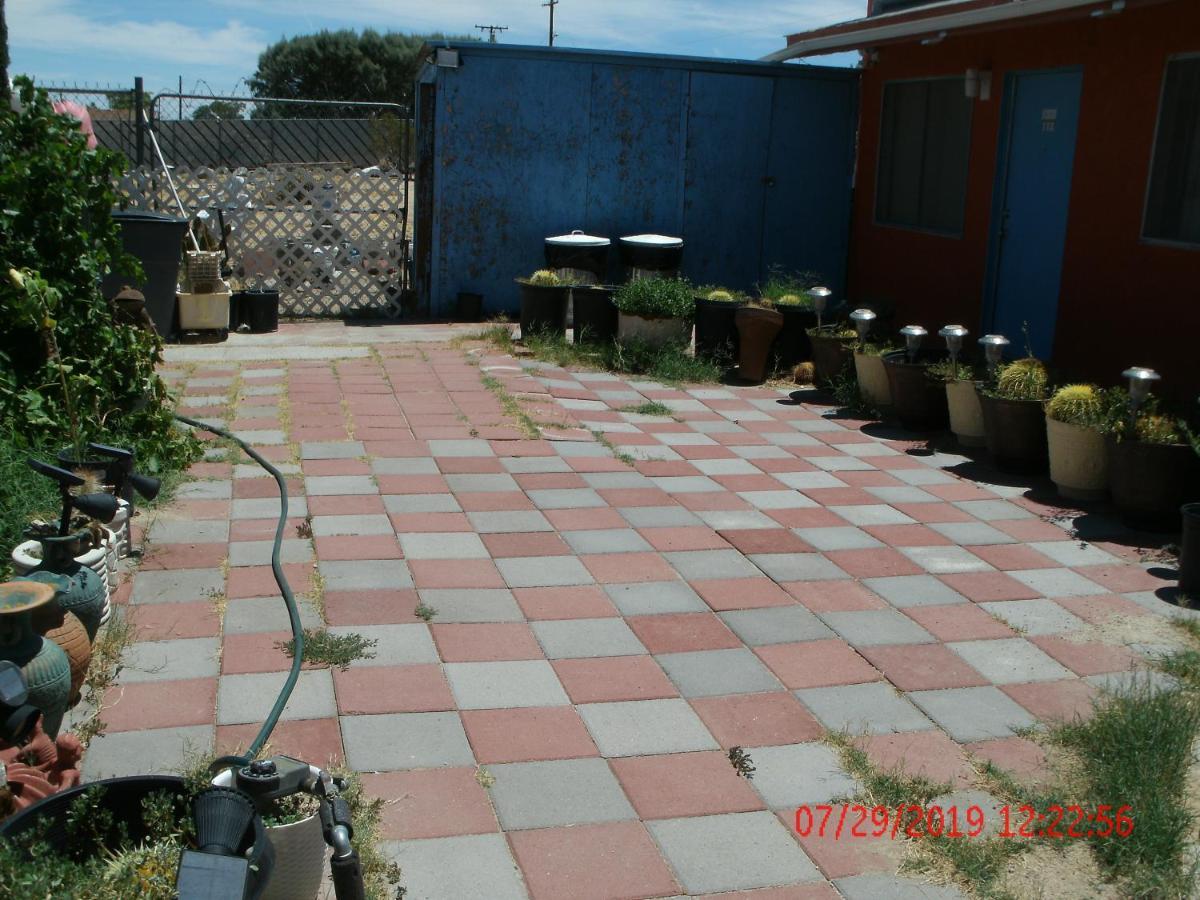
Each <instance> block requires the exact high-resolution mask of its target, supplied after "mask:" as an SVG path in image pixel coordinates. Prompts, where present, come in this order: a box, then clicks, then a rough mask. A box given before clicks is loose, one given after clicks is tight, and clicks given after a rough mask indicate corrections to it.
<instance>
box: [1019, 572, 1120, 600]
mask: <svg viewBox="0 0 1200 900" xmlns="http://www.w3.org/2000/svg"><path fill="white" fill-rule="evenodd" d="M1008 574H1009V575H1011V576H1012V577H1013V578H1015V579H1017V581H1019V582H1021V583H1022V584H1024V585H1027V586H1028V587H1031V588H1033V589H1034V590H1035V591H1037V592H1038V593H1039V594H1041V595H1042V596H1043V597H1087V596H1090V595H1092V594H1105V593H1108V591H1107V590H1105V588H1103V587H1102V586H1101V585H1099V584H1097V583H1096V582H1094V581H1089V580H1088V579H1086V578H1084V577H1083V576H1082V575H1080V574H1079V573H1077V572H1072V571H1071V570H1070V569H1025V570H1023V571H1017V572H1009V573H1008Z"/></svg>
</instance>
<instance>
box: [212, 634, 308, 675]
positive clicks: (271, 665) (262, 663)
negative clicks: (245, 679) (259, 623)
mask: <svg viewBox="0 0 1200 900" xmlns="http://www.w3.org/2000/svg"><path fill="white" fill-rule="evenodd" d="M291 637H292V633H291V632H290V631H264V632H259V633H257V634H227V635H225V644H224V647H223V648H222V650H221V674H222V675H244V674H247V673H250V672H286V671H287V670H288V669H290V668H291V667H292V658H291V657H290V656H288V655H287V654H286V653H284V652H283V650H282V649H280V647H279V646H278V645H279V644H280V643H282V642H284V641H288V640H291ZM305 665H306V667H307V663H306V664H305Z"/></svg>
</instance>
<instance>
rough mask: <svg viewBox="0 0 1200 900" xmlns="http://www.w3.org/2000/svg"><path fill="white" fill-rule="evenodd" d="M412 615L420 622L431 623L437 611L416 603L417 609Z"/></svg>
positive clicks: (423, 603)
mask: <svg viewBox="0 0 1200 900" xmlns="http://www.w3.org/2000/svg"><path fill="white" fill-rule="evenodd" d="M413 615H414V616H416V617H417V618H418V619H420V620H421V621H422V622H432V621H433V617H434V616H436V615H437V610H436V609H434V608H433V607H432V606H429V605H428V604H427V603H425V602H424V601H422V602H420V603H418V604H417V608H416V609H414V610H413Z"/></svg>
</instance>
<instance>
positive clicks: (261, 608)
mask: <svg viewBox="0 0 1200 900" xmlns="http://www.w3.org/2000/svg"><path fill="white" fill-rule="evenodd" d="M296 606H297V608H298V609H299V610H300V624H301V625H302V626H303V627H304V628H319V627H320V626H321V624H322V622H321V617H320V615H319V614H318V613H317V610H316V609H315V608H314V607H313V605H312V603H311V602H310V601H309V600H308V599H307V598H305V597H297V598H296ZM290 623H291V620H290V619H289V618H288V611H287V607H286V606H284V603H283V600H282V599H281V598H279V597H248V598H244V599H239V600H230V601H229V604H228V606H226V607H225V634H259V633H261V632H264V631H288V630H289V629H290V627H291V624H290Z"/></svg>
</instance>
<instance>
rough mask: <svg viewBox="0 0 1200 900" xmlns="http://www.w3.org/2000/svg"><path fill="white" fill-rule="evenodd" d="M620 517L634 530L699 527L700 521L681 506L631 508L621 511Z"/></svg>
mask: <svg viewBox="0 0 1200 900" xmlns="http://www.w3.org/2000/svg"><path fill="white" fill-rule="evenodd" d="M620 512H621V517H622V518H624V519H625V521H626V522H628V523H629V524H630V525H632V526H633V527H634V528H674V527H676V526H685V525H701V524H703V522H702V520H701V519H700V518H699V517H698V516H697V515H696V514H695V513H693V512H691V511H690V510H687V509H685V508H684V507H682V506H676V505H671V506H631V507H625V508H623V509H621V511H620Z"/></svg>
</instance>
